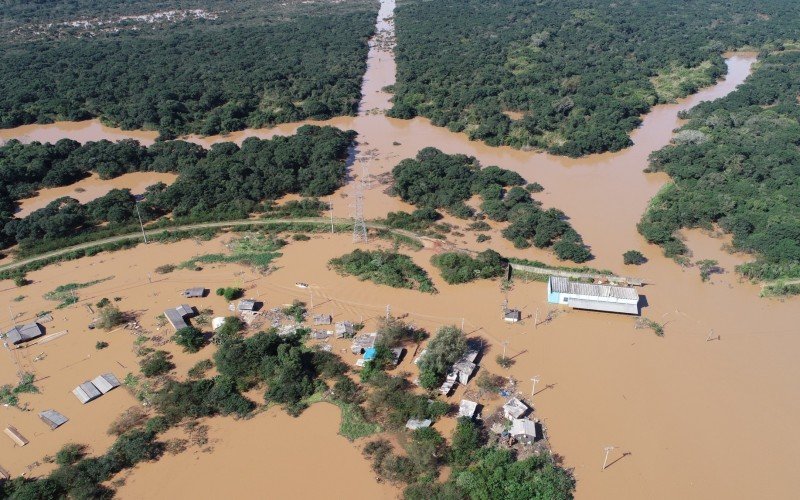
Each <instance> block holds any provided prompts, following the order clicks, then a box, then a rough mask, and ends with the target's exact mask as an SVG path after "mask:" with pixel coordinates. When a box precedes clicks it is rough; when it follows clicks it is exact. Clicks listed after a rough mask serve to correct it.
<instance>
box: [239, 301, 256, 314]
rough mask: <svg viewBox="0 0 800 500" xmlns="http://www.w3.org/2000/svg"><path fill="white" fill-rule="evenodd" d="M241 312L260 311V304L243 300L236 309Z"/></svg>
mask: <svg viewBox="0 0 800 500" xmlns="http://www.w3.org/2000/svg"><path fill="white" fill-rule="evenodd" d="M236 309H238V310H239V311H257V310H258V302H256V301H255V300H252V299H242V300H240V301H239V305H238V306H237V307H236Z"/></svg>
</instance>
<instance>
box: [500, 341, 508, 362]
mask: <svg viewBox="0 0 800 500" xmlns="http://www.w3.org/2000/svg"><path fill="white" fill-rule="evenodd" d="M501 344H503V357H504V358H505V357H506V347H508V340H504V341H503V342H501Z"/></svg>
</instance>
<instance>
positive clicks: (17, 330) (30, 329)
mask: <svg viewBox="0 0 800 500" xmlns="http://www.w3.org/2000/svg"><path fill="white" fill-rule="evenodd" d="M42 335H44V332H43V331H42V327H41V326H40V325H39V323H28V324H27V325H22V326H15V327H14V328H12V329H11V330H9V331H7V332H6V337H7V338H8V340H10V341H11V343H12V344H15V345H16V344H20V343H22V342H28V341H29V340H33V339H35V338H36V337H41V336H42Z"/></svg>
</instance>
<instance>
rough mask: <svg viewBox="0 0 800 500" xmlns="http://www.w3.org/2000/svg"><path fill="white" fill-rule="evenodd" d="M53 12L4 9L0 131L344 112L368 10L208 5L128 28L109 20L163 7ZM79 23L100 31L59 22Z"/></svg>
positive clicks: (243, 122) (107, 0)
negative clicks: (94, 121) (59, 124)
mask: <svg viewBox="0 0 800 500" xmlns="http://www.w3.org/2000/svg"><path fill="white" fill-rule="evenodd" d="M61 4H62V2H48V5H47V8H41V7H40V8H39V9H38V10H36V9H33V8H31V7H32V6H33V5H34V4H28V3H26V2H11V3H5V4H4V5H3V16H2V17H3V19H2V26H3V27H4V29H3V30H2V31H3V35H0V71H2V73H3V75H4V77H3V78H2V79H1V80H0V127H3V128H7V127H16V126H19V125H24V124H29V123H50V122H52V121H54V120H85V119H88V118H92V117H101V118H102V119H103V121H104V122H106V123H109V124H111V125H115V126H119V127H122V128H123V129H142V128H144V129H151V130H158V131H159V132H160V134H161V137H162V138H174V137H177V136H179V135H182V134H187V133H196V134H202V135H211V134H220V133H226V132H231V131H235V130H241V129H244V128H247V127H266V126H271V125H274V124H276V123H283V122H293V121H298V120H302V119H306V118H315V119H324V118H330V117H332V116H340V115H353V114H355V113H356V111H357V107H358V102H359V100H360V98H361V88H360V87H361V78H362V76H363V74H364V71H365V69H366V56H367V51H368V45H367V40H368V38H369V36H370V35H371V34H372V33H373V31H374V22H375V15H376V12H377V5H376V4H375V3H373V2H368V1H365V0H355V1H350V2H336V3H330V2H325V3H324V4H316V3H313V2H312V3H309V2H288V3H287V2H281V1H280V0H267V1H255V0H245V1H241V2H235V3H233V4H232V3H230V2H224V1H220V0H212V1H209V2H183V4H186V5H185V6H186V7H189V8H202V9H205V12H207V13H208V15H206V16H201V17H197V16H187V17H185V18H182V19H176V20H175V21H173V22H166V21H164V22H150V23H148V24H144V25H139V24H137V22H136V21H135V20H130V19H129V20H127V21H124V22H115V21H114V20H115V19H118V18H119V16H120V15H123V14H136V15H142V14H149V13H152V12H158V11H159V10H163V9H164V4H163V2H157V1H155V0H134V1H130V2H115V1H111V0H101V1H98V2H86V1H77V2H66V3H63V5H61ZM35 5H38V4H35ZM170 7H171V8H174V7H175V6H174V5H171V6H170ZM87 18H88V21H89V22H90V23H91V22H92V21H93V20H94V21H97V20H102V21H104V22H106V23H107V24H105V25H104V26H105V27H106V28H108V29H107V30H106V29H102V28H103V26H100V25H94V26H89V27H86V28H83V29H81V28H80V27H79V26H72V27H71V28H70V26H69V24H67V23H70V22H73V21H77V20H87ZM113 28H116V29H113ZM12 30H13V31H12ZM6 33H13V35H6Z"/></svg>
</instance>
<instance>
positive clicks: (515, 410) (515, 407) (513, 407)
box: [503, 398, 528, 418]
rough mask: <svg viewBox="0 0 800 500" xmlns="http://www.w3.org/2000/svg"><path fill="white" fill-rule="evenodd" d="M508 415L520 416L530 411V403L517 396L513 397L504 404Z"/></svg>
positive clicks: (512, 416)
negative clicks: (527, 403)
mask: <svg viewBox="0 0 800 500" xmlns="http://www.w3.org/2000/svg"><path fill="white" fill-rule="evenodd" d="M503 412H504V413H505V415H506V417H511V418H520V417H521V416H523V415H525V414H526V413H527V412H528V405H526V404H525V403H523V402H522V401H520V400H519V399H517V398H511V399H509V400H508V401H506V404H504V405H503Z"/></svg>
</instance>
